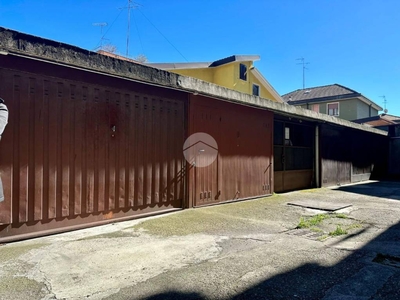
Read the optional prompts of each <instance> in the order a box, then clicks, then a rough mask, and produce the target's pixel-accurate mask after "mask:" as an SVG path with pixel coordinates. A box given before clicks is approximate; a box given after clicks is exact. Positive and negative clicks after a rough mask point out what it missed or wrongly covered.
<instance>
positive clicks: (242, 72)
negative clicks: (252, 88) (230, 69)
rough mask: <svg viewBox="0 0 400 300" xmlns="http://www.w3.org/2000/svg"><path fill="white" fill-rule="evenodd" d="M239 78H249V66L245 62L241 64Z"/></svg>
mask: <svg viewBox="0 0 400 300" xmlns="http://www.w3.org/2000/svg"><path fill="white" fill-rule="evenodd" d="M239 78H240V79H242V80H247V67H246V65H244V64H240V72H239Z"/></svg>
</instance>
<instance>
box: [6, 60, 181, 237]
mask: <svg viewBox="0 0 400 300" xmlns="http://www.w3.org/2000/svg"><path fill="white" fill-rule="evenodd" d="M13 59H15V58H13ZM3 62H5V61H2V62H1V63H3ZM1 63H0V78H1V80H2V82H4V83H7V85H6V86H4V85H2V87H1V88H0V93H1V97H2V98H4V99H5V100H6V103H7V105H8V108H9V111H10V119H9V124H8V126H7V128H6V131H5V133H4V135H3V139H2V141H1V145H0V153H1V157H0V168H1V176H2V179H3V185H4V190H5V198H6V199H5V201H3V202H1V203H0V223H2V224H11V225H10V226H11V227H7V226H2V227H0V240H1V238H2V237H3V236H6V235H8V234H9V233H7V232H14V233H15V232H18V229H13V230H11V231H9V230H8V229H10V228H19V227H18V226H21V228H22V227H24V229H23V230H24V232H29V227H30V226H31V227H32V228H34V230H45V229H47V228H48V227H49V226H55V225H54V223H52V221H51V220H57V222H61V220H64V219H65V218H67V220H70V221H66V222H63V223H62V224H64V223H65V224H68V222H69V223H71V224H72V223H74V222H75V223H74V224H76V222H78V221H76V220H79V223H85V222H92V221H93V220H96V221H98V217H94V216H95V215H96V216H100V218H103V219H109V218H113V216H114V215H115V216H116V217H121V216H122V215H121V213H122V212H124V213H126V214H127V215H132V214H136V213H140V212H141V211H146V212H148V211H149V210H151V209H154V211H159V210H160V209H163V208H165V209H170V208H171V207H182V205H183V200H184V197H185V193H184V185H185V175H184V170H183V167H184V165H185V164H184V158H183V153H182V145H183V142H184V138H185V127H184V126H185V115H184V113H185V108H184V107H185V106H184V101H182V99H184V97H183V96H182V94H180V93H178V92H175V94H174V92H170V91H169V92H165V93H162V92H161V91H160V90H157V89H158V88H149V87H145V86H144V87H143V88H142V85H140V84H137V83H132V84H126V85H122V84H121V83H120V81H118V80H116V79H110V81H109V82H108V81H104V77H105V76H101V75H94V74H86V75H87V77H85V78H86V79H87V82H84V81H74V80H72V79H70V78H71V77H74V76H73V75H72V74H74V73H75V72H77V73H80V74H81V73H84V72H83V71H77V70H73V69H68V68H64V69H63V71H64V72H63V73H62V72H61V73H60V72H55V73H54V75H58V74H63V75H66V77H68V79H65V78H60V77H55V76H47V75H39V74H33V73H27V72H24V71H20V70H15V69H10V67H9V66H8V67H7V68H6V67H2V66H1ZM32 64H33V63H32ZM34 64H39V63H38V62H35V63H34ZM43 64H45V63H43ZM57 68H60V67H57ZM47 71H48V72H51V71H52V69H51V68H48V69H47ZM49 75H51V74H49ZM67 75H68V76H67ZM80 76H81V75H80ZM81 77H84V76H81ZM98 81H99V82H101V81H104V84H102V85H99V84H97V83H96V82H98ZM107 83H109V84H107ZM153 93H154V94H153ZM165 95H167V96H165ZM174 95H177V98H178V99H174ZM93 214H95V215H93ZM78 216H79V218H78V219H76V217H78ZM73 220H75V221H73ZM86 220H87V221H86ZM33 222H36V223H35V225H34V226H33ZM37 222H39V223H37ZM50 223H52V225H49V224H50ZM17 224H19V225H17ZM21 224H27V225H26V226H25V225H24V226H22V225H21ZM40 224H42V225H40ZM60 224H61V223H60ZM65 224H64V225H63V226H67V225H65ZM16 226H17V227H16ZM21 230H22V229H21Z"/></svg>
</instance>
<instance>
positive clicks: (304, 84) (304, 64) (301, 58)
mask: <svg viewBox="0 0 400 300" xmlns="http://www.w3.org/2000/svg"><path fill="white" fill-rule="evenodd" d="M296 60H300V61H301V62H299V63H298V65H303V90H304V89H305V87H306V77H305V70H308V69H307V68H306V65H308V64H310V63H309V62H305V59H304V57H300V58H297V59H296Z"/></svg>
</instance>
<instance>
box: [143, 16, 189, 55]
mask: <svg viewBox="0 0 400 300" xmlns="http://www.w3.org/2000/svg"><path fill="white" fill-rule="evenodd" d="M138 11H140V13H141V14H142V15H143V17H145V18H146V20H147V21H148V22H149V23H150V24H151V25H152V26H153V27H154V28H155V29H156V30H157V31H158V33H159V34H161V35H162V37H163V38H164V39H165V40H166V41H167V42H168V43H169V44H170V45H171V46H172V47H173V48H174V49H175V50H176V51H177V52H178V53H179V54H180V55H181V56H182V57H183V58H184V60H186V61H187V62H188V60H187V58H186V57H185V56H184V55H183V54H182V53H181V52H180V51H179V50H178V48H176V47H175V46H174V45H173V44H172V43H171V42H170V41H169V40H168V39H167V37H166V36H165V35H164V34H163V33H162V32H161V31H160V30H159V29H158V28H157V27H156V25H154V24H153V23H152V22H151V21H150V20H149V18H148V17H146V15H145V14H144V13H143V12H142V10H141V9H138Z"/></svg>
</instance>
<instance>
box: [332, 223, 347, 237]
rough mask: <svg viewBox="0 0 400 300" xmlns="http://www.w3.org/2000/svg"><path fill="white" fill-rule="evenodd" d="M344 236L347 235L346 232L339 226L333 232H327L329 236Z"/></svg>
mask: <svg viewBox="0 0 400 300" xmlns="http://www.w3.org/2000/svg"><path fill="white" fill-rule="evenodd" d="M344 234H347V231H346V230H345V229H343V228H342V227H341V226H339V225H337V226H336V229H335V230H334V231H331V232H329V235H330V236H339V235H344Z"/></svg>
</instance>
